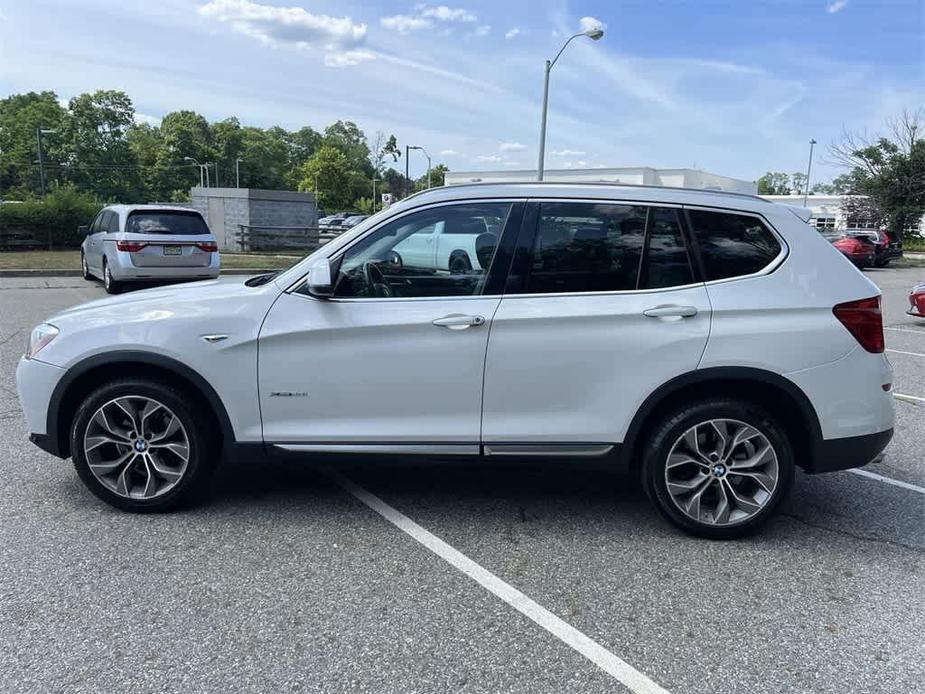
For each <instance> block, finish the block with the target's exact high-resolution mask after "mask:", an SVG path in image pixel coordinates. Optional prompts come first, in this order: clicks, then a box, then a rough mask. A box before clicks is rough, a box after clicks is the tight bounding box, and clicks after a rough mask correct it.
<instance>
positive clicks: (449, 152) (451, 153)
mask: <svg viewBox="0 0 925 694" xmlns="http://www.w3.org/2000/svg"><path fill="white" fill-rule="evenodd" d="M439 154H441V155H443V156H444V157H455V156H456V155H457V154H459V152H457V151H456V150H455V149H441V150H440V152H439Z"/></svg>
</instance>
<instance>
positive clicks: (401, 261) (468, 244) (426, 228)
mask: <svg viewBox="0 0 925 694" xmlns="http://www.w3.org/2000/svg"><path fill="white" fill-rule="evenodd" d="M510 211H511V203H508V202H486V203H471V204H464V205H445V206H442V207H435V208H430V209H427V210H421V211H420V212H414V213H411V214H408V215H405V216H404V217H401V218H400V219H396V220H395V221H393V222H390V223H388V224H385V225H384V226H382V227H380V228H379V229H377V230H376V231H374V232H372V233H371V234H370V235H369V236H367V237H366V238H364V239H362V240H361V241H359V242H358V243H357V244H356V245H354V246H352V247H351V248H349V249H348V250H347V251H346V252H345V253H344V255H343V256H342V257H341V259H340V261H339V267H338V272H337V279H336V285H335V288H334V296H335V297H352V298H410V297H440V296H476V295H478V294H480V293H481V292H482V289H483V287H484V284H485V281H486V279H487V275H488V271H489V268H490V267H491V262H492V260H493V258H494V255H495V250H496V249H497V246H498V240H499V238H500V234H501V229H503V228H504V224H505V221H506V220H507V217H508V214H509V213H510Z"/></svg>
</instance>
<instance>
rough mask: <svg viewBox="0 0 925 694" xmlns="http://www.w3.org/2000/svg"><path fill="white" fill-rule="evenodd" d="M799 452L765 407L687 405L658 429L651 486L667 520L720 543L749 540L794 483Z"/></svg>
mask: <svg viewBox="0 0 925 694" xmlns="http://www.w3.org/2000/svg"><path fill="white" fill-rule="evenodd" d="M793 471H794V459H793V448H792V446H791V444H790V441H789V439H788V437H787V434H786V432H785V431H784V429H783V428H782V427H781V426H780V425H779V424H777V422H776V421H775V420H774V419H773V417H771V415H770V414H768V413H767V412H766V411H765V410H764V409H763V408H761V407H759V406H757V405H754V404H752V403H749V402H746V401H739V400H724V401H716V402H708V401H703V402H698V403H692V404H690V405H685V406H684V407H681V408H679V409H678V410H676V411H674V412H673V413H672V414H670V415H668V416H666V417H665V418H664V419H663V420H662V421H661V423H660V424H658V425H656V427H655V429H654V430H653V432H652V434H651V438H650V439H649V441H648V444H647V446H646V449H645V453H644V456H643V465H642V476H643V485H644V487H645V490H646V493H647V494H648V496H649V498H650V499H651V500H652V502H653V503H654V504H655V506H656V508H657V509H658V510H659V511H660V512H661V513H662V515H663V516H665V518H667V519H668V520H669V521H671V522H672V523H673V524H674V525H676V526H677V527H679V528H681V529H682V530H684V531H685V532H688V533H691V534H692V535H697V536H700V537H706V538H711V539H717V540H725V539H732V538H736V537H742V536H744V535H747V534H749V533H751V532H753V531H755V530H756V529H758V528H759V527H760V526H761V525H762V524H764V523H765V522H766V521H767V520H768V519H769V518H770V517H771V516H772V515H773V514H774V511H775V510H776V509H777V507H778V506H779V505H780V503H781V502H782V501H783V500H784V498H786V496H787V494H788V493H789V492H790V487H791V486H792V484H793V474H794V472H793Z"/></svg>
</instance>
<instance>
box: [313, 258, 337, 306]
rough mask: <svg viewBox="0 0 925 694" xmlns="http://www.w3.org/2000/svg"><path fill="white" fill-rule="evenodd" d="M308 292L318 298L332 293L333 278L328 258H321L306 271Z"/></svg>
mask: <svg viewBox="0 0 925 694" xmlns="http://www.w3.org/2000/svg"><path fill="white" fill-rule="evenodd" d="M308 293H309V294H311V295H312V296H317V297H319V298H327V297H330V296H332V295H333V294H334V278H333V272H332V271H331V261H330V260H329V259H328V258H322V259H321V260H319V261H318V262H317V263H315V264H314V265H312V267H311V269H310V270H309V271H308Z"/></svg>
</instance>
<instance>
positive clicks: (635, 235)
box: [524, 202, 647, 294]
mask: <svg viewBox="0 0 925 694" xmlns="http://www.w3.org/2000/svg"><path fill="white" fill-rule="evenodd" d="M646 212H647V210H646V208H645V207H638V206H630V205H611V204H598V203H573V202H562V203H559V202H556V203H542V204H541V205H540V214H539V221H538V226H537V230H536V236H535V239H534V242H533V253H532V261H531V266H530V268H529V272H528V275H527V279H526V286H525V288H524V291H525V292H526V293H528V294H546V293H558V292H603V291H620V290H626V289H635V288H636V282H637V280H638V277H639V265H640V260H641V258H642V250H643V242H644V240H645V230H646Z"/></svg>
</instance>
